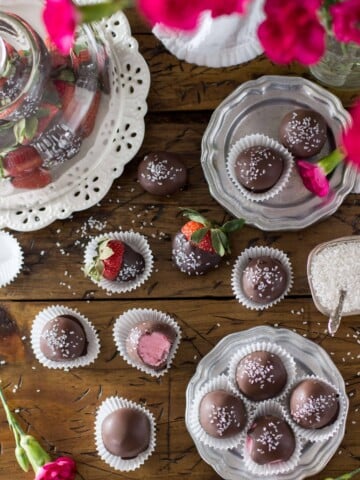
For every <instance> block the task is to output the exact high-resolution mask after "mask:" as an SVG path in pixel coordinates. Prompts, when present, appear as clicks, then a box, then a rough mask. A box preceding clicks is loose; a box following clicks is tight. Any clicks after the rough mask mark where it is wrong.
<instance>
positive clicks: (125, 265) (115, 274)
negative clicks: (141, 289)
mask: <svg viewBox="0 0 360 480" xmlns="http://www.w3.org/2000/svg"><path fill="white" fill-rule="evenodd" d="M144 269H145V260H144V258H143V256H142V255H140V253H138V252H136V251H135V250H133V249H132V248H131V247H130V246H129V245H127V244H126V243H124V242H122V241H120V240H116V239H106V240H102V241H101V242H100V243H99V244H98V246H97V252H96V255H95V257H94V259H93V261H92V263H91V265H90V266H89V267H88V268H87V269H86V274H87V275H89V276H90V277H91V278H93V279H94V280H96V281H100V280H102V279H106V280H110V281H112V282H114V281H121V282H130V281H131V280H134V279H135V278H136V277H137V276H138V275H140V274H141V273H143V271H144Z"/></svg>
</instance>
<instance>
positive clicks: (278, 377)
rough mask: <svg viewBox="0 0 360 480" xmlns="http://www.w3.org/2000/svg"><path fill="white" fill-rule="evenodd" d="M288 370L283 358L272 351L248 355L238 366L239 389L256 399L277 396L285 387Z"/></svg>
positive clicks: (237, 380)
mask: <svg viewBox="0 0 360 480" xmlns="http://www.w3.org/2000/svg"><path fill="white" fill-rule="evenodd" d="M286 381H287V372H286V369H285V367H284V364H283V362H282V361H281V359H280V358H279V357H278V356H277V355H275V354H274V353H271V352H265V351H257V352H252V353H249V354H248V355H246V356H245V357H244V358H242V359H241V360H240V362H239V363H238V366H237V368H236V383H237V385H238V387H239V390H240V391H241V392H242V393H243V394H244V395H245V396H246V397H248V398H250V399H251V400H254V401H261V400H266V399H268V398H273V397H276V396H277V395H278V394H279V393H280V392H281V391H282V389H283V388H284V387H285V385H286Z"/></svg>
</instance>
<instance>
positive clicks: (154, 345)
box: [126, 320, 176, 371]
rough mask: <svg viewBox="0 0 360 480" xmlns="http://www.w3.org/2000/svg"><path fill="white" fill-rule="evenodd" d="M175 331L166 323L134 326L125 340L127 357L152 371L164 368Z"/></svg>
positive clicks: (149, 322) (144, 323)
mask: <svg viewBox="0 0 360 480" xmlns="http://www.w3.org/2000/svg"><path fill="white" fill-rule="evenodd" d="M175 339H176V331H175V330H174V329H173V327H171V325H168V324H166V323H162V322H156V321H150V320H149V321H147V322H142V323H139V324H138V325H135V326H134V327H133V328H132V329H131V330H130V332H129V336H128V337H127V339H126V352H127V354H128V355H129V357H130V358H131V359H132V360H133V361H135V362H140V363H142V364H143V365H146V366H147V367H150V368H152V369H153V370H156V371H158V370H162V369H163V368H165V367H166V365H167V362H168V359H169V355H170V351H171V347H172V346H173V344H174V342H175Z"/></svg>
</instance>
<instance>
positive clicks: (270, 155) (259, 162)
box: [235, 145, 284, 193]
mask: <svg viewBox="0 0 360 480" xmlns="http://www.w3.org/2000/svg"><path fill="white" fill-rule="evenodd" d="M283 169H284V158H283V157H282V155H280V153H278V152H277V151H275V150H274V149H272V148H269V147H265V146H262V145H257V146H253V147H249V148H247V149H245V150H243V151H242V152H241V153H240V154H239V156H238V157H237V159H236V162H235V174H236V178H237V180H238V181H239V183H240V184H241V185H242V186H243V187H244V188H246V189H247V190H250V191H251V192H254V193H261V192H266V191H267V190H270V188H272V187H273V186H274V185H275V184H276V182H277V181H278V180H279V178H280V176H281V174H282V172H283Z"/></svg>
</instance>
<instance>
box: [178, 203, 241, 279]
mask: <svg viewBox="0 0 360 480" xmlns="http://www.w3.org/2000/svg"><path fill="white" fill-rule="evenodd" d="M183 215H184V216H186V217H188V218H189V219H190V220H189V221H188V222H187V223H185V225H183V227H182V228H181V230H180V231H179V232H178V233H177V234H176V235H175V237H174V239H173V250H172V257H173V262H174V264H175V265H176V266H177V267H178V268H179V269H180V270H181V271H182V272H184V273H187V274H189V275H202V274H204V273H206V272H208V271H209V270H212V269H213V268H216V267H217V266H218V265H219V263H220V262H221V259H222V257H223V256H224V255H225V254H226V253H230V246H229V238H228V234H229V233H231V232H235V231H236V230H238V229H240V228H241V227H242V226H243V225H244V223H245V222H244V220H242V219H239V220H230V221H228V222H226V223H225V224H224V225H222V226H220V225H217V224H215V223H212V222H209V221H208V220H207V219H206V218H205V217H203V216H202V215H200V213H198V212H196V211H195V210H185V211H184V214H183Z"/></svg>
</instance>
